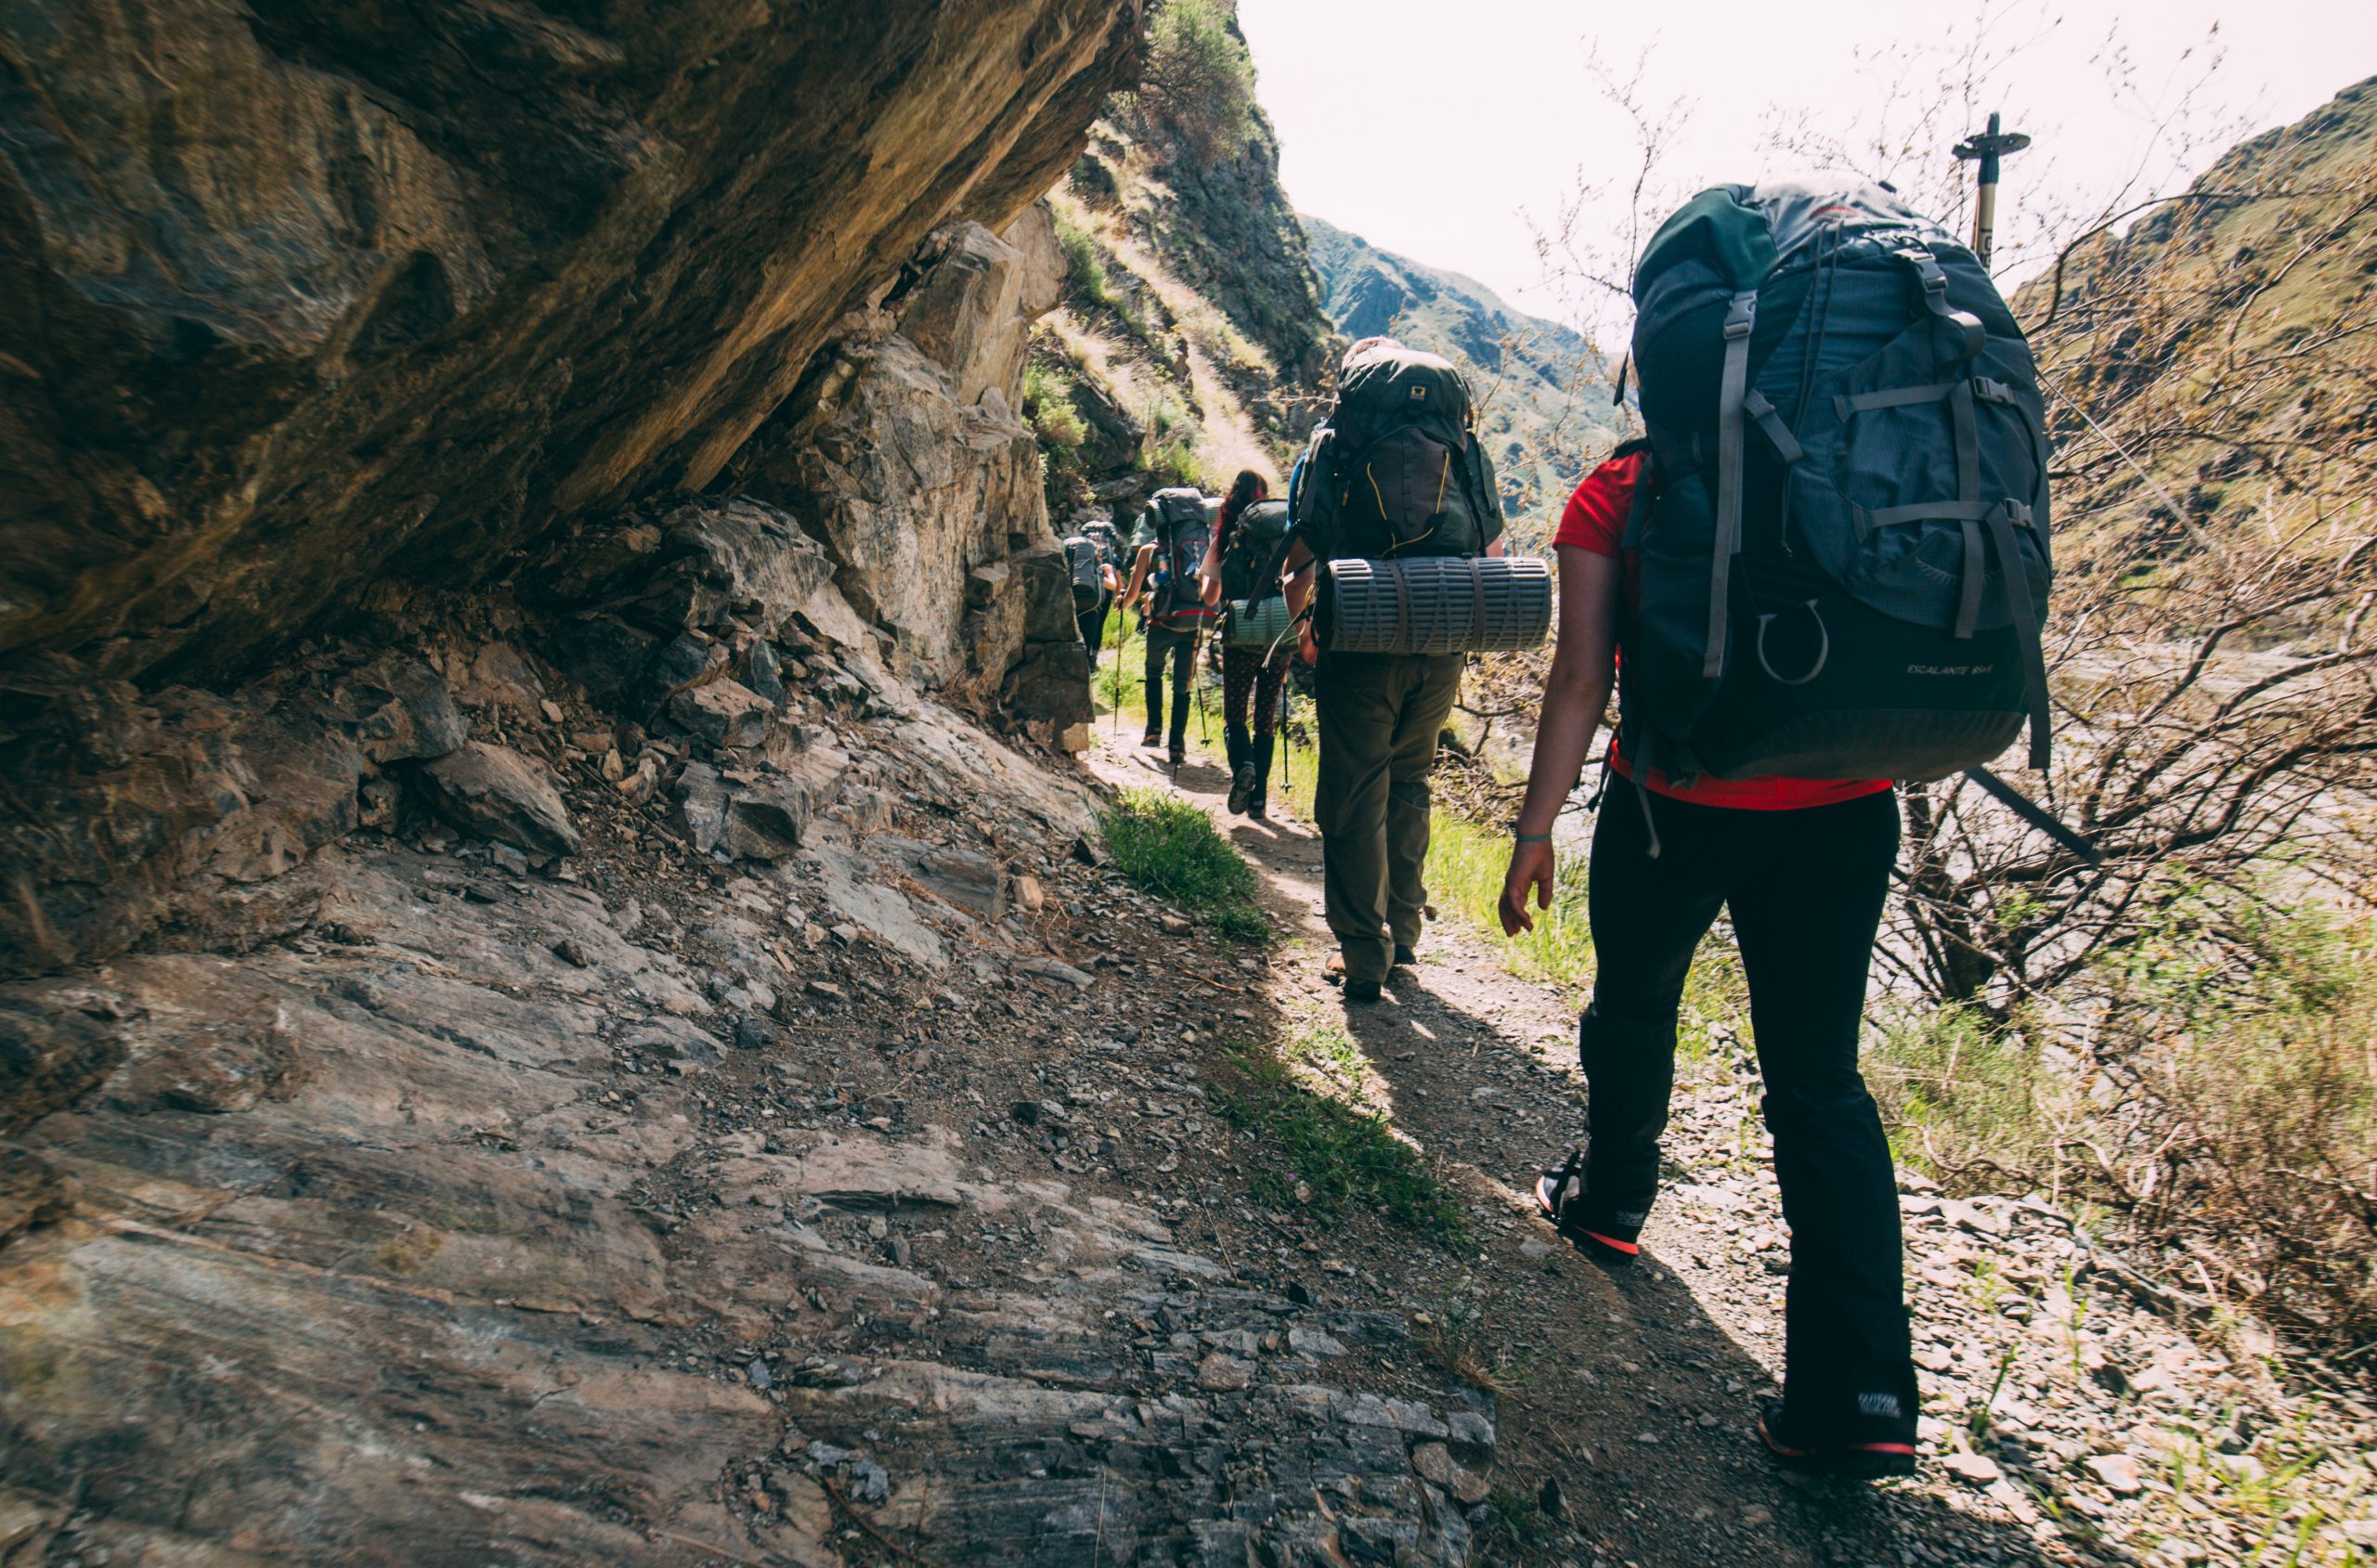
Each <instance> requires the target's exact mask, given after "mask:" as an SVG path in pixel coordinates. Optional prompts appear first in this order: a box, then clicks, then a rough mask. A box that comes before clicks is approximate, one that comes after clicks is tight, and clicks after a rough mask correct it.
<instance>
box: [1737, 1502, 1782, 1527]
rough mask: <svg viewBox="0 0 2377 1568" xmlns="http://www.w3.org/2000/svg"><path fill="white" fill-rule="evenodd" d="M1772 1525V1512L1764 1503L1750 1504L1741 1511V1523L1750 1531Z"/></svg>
mask: <svg viewBox="0 0 2377 1568" xmlns="http://www.w3.org/2000/svg"><path fill="white" fill-rule="evenodd" d="M1742 1523H1743V1524H1745V1525H1746V1526H1747V1527H1748V1528H1750V1529H1752V1530H1756V1529H1758V1528H1760V1526H1762V1525H1767V1524H1772V1523H1774V1510H1773V1509H1771V1508H1768V1507H1767V1506H1766V1505H1765V1504H1764V1503H1752V1504H1750V1505H1749V1506H1748V1507H1747V1508H1745V1509H1743V1510H1742Z"/></svg>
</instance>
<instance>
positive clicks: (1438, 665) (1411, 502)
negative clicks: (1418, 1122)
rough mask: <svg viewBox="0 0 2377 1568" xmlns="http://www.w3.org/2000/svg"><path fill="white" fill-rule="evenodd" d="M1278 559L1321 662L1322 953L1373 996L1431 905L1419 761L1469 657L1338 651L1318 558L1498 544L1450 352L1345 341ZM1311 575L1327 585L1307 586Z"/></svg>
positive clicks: (1367, 562)
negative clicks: (1327, 946) (1329, 952)
mask: <svg viewBox="0 0 2377 1568" xmlns="http://www.w3.org/2000/svg"><path fill="white" fill-rule="evenodd" d="M1295 488H1296V510H1295V515H1294V517H1293V519H1292V524H1291V533H1290V543H1289V550H1288V554H1287V557H1286V560H1285V563H1284V564H1285V567H1286V569H1287V571H1289V572H1290V573H1292V574H1293V575H1292V577H1291V579H1290V582H1289V585H1288V592H1287V597H1288V603H1289V606H1290V608H1291V610H1292V611H1294V612H1295V613H1297V614H1299V615H1302V614H1304V613H1305V610H1306V608H1307V605H1309V606H1310V608H1311V611H1312V616H1311V618H1308V619H1307V620H1306V621H1305V625H1304V628H1303V630H1302V643H1303V656H1304V657H1305V659H1306V661H1307V662H1314V661H1317V663H1318V669H1317V673H1316V680H1315V685H1314V707H1315V710H1316V713H1317V716H1318V731H1319V742H1320V745H1319V753H1320V755H1319V771H1318V780H1317V782H1316V787H1315V790H1314V797H1313V822H1314V824H1315V825H1316V826H1317V827H1318V828H1319V829H1320V843H1321V872H1322V875H1321V883H1322V893H1323V898H1324V903H1325V908H1326V912H1327V915H1328V920H1329V929H1330V932H1331V935H1333V936H1334V937H1335V938H1336V939H1337V952H1336V955H1335V956H1333V957H1331V959H1330V960H1329V961H1328V965H1327V972H1328V975H1329V977H1330V978H1332V979H1341V980H1342V981H1343V983H1344V998H1345V1000H1346V1001H1347V1002H1348V1003H1353V1004H1366V1003H1373V1002H1376V1001H1377V1000H1378V999H1379V996H1380V992H1381V988H1382V986H1383V984H1384V982H1385V980H1386V978H1387V977H1388V975H1389V973H1390V971H1391V970H1392V969H1393V967H1394V966H1395V965H1397V964H1409V963H1411V962H1412V961H1413V958H1414V956H1415V952H1414V950H1415V949H1416V947H1417V946H1418V944H1419V940H1420V930H1421V924H1422V919H1423V912H1424V910H1425V908H1426V905H1427V901H1428V900H1427V888H1426V886H1425V885H1424V883H1423V882H1422V875H1421V874H1422V867H1423V865H1424V864H1425V862H1426V861H1427V856H1428V829H1429V810H1430V798H1429V789H1428V773H1429V771H1430V770H1431V769H1432V768H1433V767H1434V766H1435V758H1436V742H1437V739H1438V737H1439V736H1440V735H1441V734H1442V732H1443V731H1444V727H1445V721H1446V719H1448V718H1449V717H1450V716H1451V714H1452V706H1453V703H1454V701H1455V700H1456V699H1457V698H1458V697H1459V696H1460V694H1461V668H1462V666H1463V664H1464V662H1465V660H1464V656H1463V655H1462V654H1461V653H1458V652H1453V653H1424V654H1421V653H1347V652H1343V651H1340V650H1337V649H1334V648H1331V647H1329V643H1330V642H1331V640H1332V639H1331V631H1332V628H1331V625H1330V617H1331V613H1332V604H1331V597H1330V593H1329V592H1328V591H1327V588H1328V585H1327V583H1325V582H1323V581H1322V580H1321V577H1320V572H1321V570H1322V569H1323V568H1327V569H1328V570H1330V571H1331V572H1334V571H1336V570H1338V569H1340V568H1348V567H1351V568H1359V569H1362V570H1368V569H1370V567H1371V566H1373V565H1375V564H1393V563H1396V562H1401V561H1419V560H1425V559H1430V558H1446V559H1450V560H1467V559H1474V558H1478V557H1500V555H1501V553H1502V506H1501V499H1500V495H1499V493H1498V492H1497V490H1496V487H1495V484H1494V474H1493V468H1492V465H1491V464H1490V463H1489V462H1488V461H1487V457H1486V453H1485V449H1484V447H1482V446H1481V445H1480V443H1479V442H1478V440H1477V438H1476V436H1475V434H1474V432H1473V431H1472V430H1471V429H1470V401H1469V389H1468V387H1467V386H1466V385H1465V384H1464V383H1463V382H1462V381H1461V373H1460V372H1459V371H1458V370H1456V369H1453V367H1452V366H1451V365H1450V364H1448V362H1447V361H1445V360H1444V359H1442V358H1440V357H1438V356H1435V355H1433V354H1424V353H1420V352H1418V351H1415V350H1412V349H1409V348H1406V347H1405V346H1404V345H1403V344H1401V343H1396V341H1395V340H1394V339H1392V338H1365V339H1364V340H1362V341H1361V342H1359V343H1356V344H1354V345H1353V347H1351V348H1350V349H1348V350H1347V351H1346V354H1345V358H1344V364H1343V366H1342V367H1341V368H1340V369H1339V371H1338V379H1337V399H1336V403H1335V405H1334V407H1333V408H1331V412H1330V416H1329V419H1328V421H1327V422H1326V423H1324V424H1323V425H1322V426H1321V427H1320V428H1319V429H1318V430H1317V431H1316V432H1314V434H1313V437H1312V441H1311V444H1310V445H1309V447H1307V448H1306V449H1305V459H1304V463H1303V473H1302V474H1301V476H1300V477H1299V478H1298V480H1297V483H1296V486H1295ZM1317 588H1318V589H1320V590H1322V591H1318V592H1316V589H1317Z"/></svg>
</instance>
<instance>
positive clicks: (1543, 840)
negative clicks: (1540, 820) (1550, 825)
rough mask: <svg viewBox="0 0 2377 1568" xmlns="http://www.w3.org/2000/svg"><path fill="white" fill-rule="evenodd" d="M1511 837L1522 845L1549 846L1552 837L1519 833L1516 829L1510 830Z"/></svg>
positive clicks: (1546, 834)
mask: <svg viewBox="0 0 2377 1568" xmlns="http://www.w3.org/2000/svg"><path fill="white" fill-rule="evenodd" d="M1511 836H1512V837H1513V838H1515V839H1517V840H1518V841H1519V842H1520V843H1522V844H1549V843H1551V842H1552V836H1551V835H1550V834H1548V833H1521V832H1520V831H1519V830H1518V829H1516V828H1513V829H1512V830H1511Z"/></svg>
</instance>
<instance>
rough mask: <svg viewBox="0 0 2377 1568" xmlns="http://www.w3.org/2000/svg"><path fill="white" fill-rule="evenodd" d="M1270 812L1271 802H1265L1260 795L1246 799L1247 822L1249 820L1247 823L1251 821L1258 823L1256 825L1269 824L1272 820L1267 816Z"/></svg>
mask: <svg viewBox="0 0 2377 1568" xmlns="http://www.w3.org/2000/svg"><path fill="white" fill-rule="evenodd" d="M1268 810H1270V802H1269V801H1266V800H1265V799H1264V798H1263V797H1261V796H1259V795H1250V796H1248V797H1246V820H1247V821H1249V822H1256V823H1260V822H1268V821H1269V820H1270V818H1269V817H1268V816H1267V815H1266V812H1267V811H1268Z"/></svg>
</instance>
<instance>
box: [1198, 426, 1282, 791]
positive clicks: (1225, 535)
mask: <svg viewBox="0 0 2377 1568" xmlns="http://www.w3.org/2000/svg"><path fill="white" fill-rule="evenodd" d="M1287 530H1288V508H1287V503H1286V502H1284V501H1275V500H1273V499H1271V486H1270V482H1269V481H1268V480H1266V479H1265V478H1264V477H1263V476H1262V475H1261V474H1259V473H1255V472H1254V471H1253V469H1251V468H1250V469H1245V470H1242V471H1240V473H1239V476H1238V478H1237V479H1236V480H1235V481H1233V482H1232V483H1231V485H1230V487H1229V494H1228V495H1227V496H1226V497H1224V498H1223V499H1222V512H1221V520H1220V522H1219V524H1218V525H1216V526H1215V528H1214V538H1213V542H1212V543H1211V544H1209V545H1208V546H1206V548H1205V559H1204V562H1203V563H1202V564H1201V565H1200V566H1199V568H1198V570H1199V572H1200V573H1201V575H1202V577H1203V578H1204V583H1205V602H1206V603H1208V604H1213V605H1215V606H1217V607H1220V608H1221V609H1222V610H1223V611H1224V613H1225V615H1226V616H1227V617H1228V624H1227V627H1226V628H1225V632H1224V637H1223V645H1222V739H1223V742H1224V744H1225V745H1227V748H1228V751H1229V809H1230V810H1232V811H1233V812H1243V813H1245V814H1246V815H1247V816H1250V817H1253V818H1254V819H1255V820H1256V821H1258V822H1260V821H1261V820H1263V817H1264V816H1265V814H1266V812H1267V811H1268V810H1269V801H1270V793H1271V745H1272V739H1273V736H1272V732H1273V730H1274V729H1275V728H1276V726H1277V724H1278V720H1279V686H1280V683H1281V682H1283V681H1284V680H1287V678H1288V659H1289V657H1290V654H1291V649H1290V648H1289V646H1288V644H1289V641H1290V639H1289V638H1288V637H1287V636H1285V635H1282V633H1283V632H1284V631H1285V630H1286V627H1285V620H1286V616H1285V615H1284V611H1285V603H1284V602H1283V601H1282V600H1281V597H1280V588H1279V560H1280V556H1281V553H1282V550H1283V541H1284V539H1285V538H1286V535H1287ZM1266 607H1275V609H1276V611H1277V612H1278V613H1275V614H1274V615H1273V616H1270V617H1268V620H1269V621H1270V622H1277V623H1278V626H1277V628H1276V629H1268V630H1267V631H1266V624H1267V623H1266V619H1265V618H1264V617H1263V616H1262V615H1261V612H1262V610H1263V609H1264V608H1266ZM1250 706H1251V707H1252V709H1253V714H1252V723H1251V725H1250V722H1249V717H1250V716H1249V712H1248V709H1249V708H1250Z"/></svg>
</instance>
